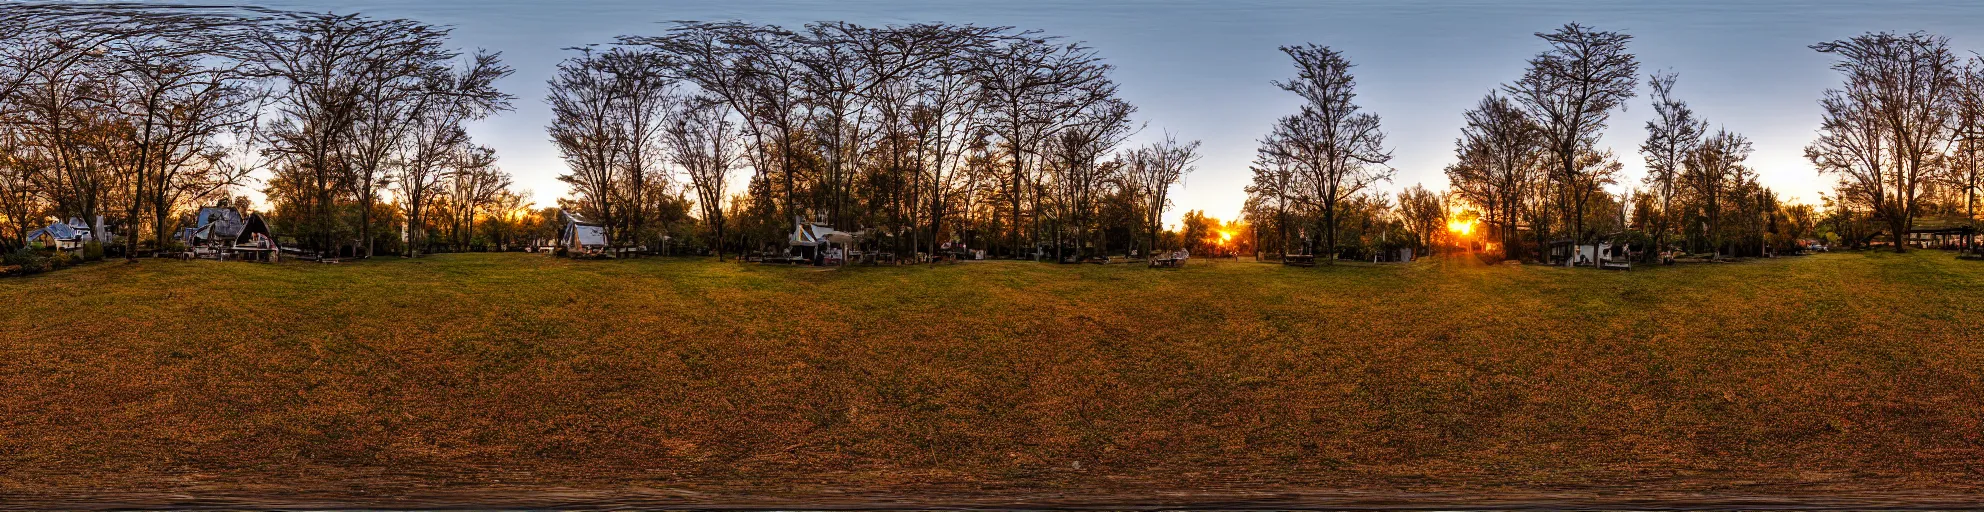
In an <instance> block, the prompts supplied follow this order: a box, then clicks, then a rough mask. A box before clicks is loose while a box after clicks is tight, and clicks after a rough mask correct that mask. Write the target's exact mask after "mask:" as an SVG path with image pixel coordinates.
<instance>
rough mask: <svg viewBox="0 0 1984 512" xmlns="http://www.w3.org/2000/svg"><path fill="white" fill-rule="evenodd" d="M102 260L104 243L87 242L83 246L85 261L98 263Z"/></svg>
mask: <svg viewBox="0 0 1984 512" xmlns="http://www.w3.org/2000/svg"><path fill="white" fill-rule="evenodd" d="M102 259H103V242H86V243H84V244H83V261H98V260H102Z"/></svg>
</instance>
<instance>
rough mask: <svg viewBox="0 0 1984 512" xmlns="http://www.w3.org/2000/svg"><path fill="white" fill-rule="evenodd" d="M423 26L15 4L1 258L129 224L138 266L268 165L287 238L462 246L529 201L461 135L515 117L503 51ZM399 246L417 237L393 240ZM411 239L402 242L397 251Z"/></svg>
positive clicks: (318, 245)
mask: <svg viewBox="0 0 1984 512" xmlns="http://www.w3.org/2000/svg"><path fill="white" fill-rule="evenodd" d="M447 40H448V30H447V29H446V28H442V27H436V26H433V25H428V24H424V23H420V22H415V21H410V20H398V19H373V18H367V17H363V16H357V15H328V14H313V13H296V12H285V11H276V10H268V9H257V8H243V7H235V8H206V7H161V6H149V5H129V4H20V5H10V6H8V9H7V10H6V11H5V13H4V14H0V54H4V55H5V58H0V235H4V236H0V245H4V246H6V247H20V246H22V245H24V244H26V243H27V242H28V241H27V240H25V235H26V234H27V233H28V231H30V230H33V229H35V228H38V227H40V225H41V224H43V223H46V222H49V221H51V220H56V219H63V218H70V217H79V218H83V219H94V218H96V217H97V216H99V215H101V216H106V217H109V218H111V219H115V222H116V228H117V229H116V230H115V231H116V232H117V233H118V234H119V235H120V236H121V237H122V239H121V240H120V241H119V242H120V244H121V245H122V248H123V249H124V253H125V254H126V255H127V256H128V257H136V256H137V255H138V253H139V252H140V244H143V247H144V248H146V249H151V250H165V249H168V248H173V247H175V246H176V245H177V243H178V242H177V240H176V233H177V232H178V230H179V228H180V227H182V226H190V219H185V218H182V216H183V215H185V214H187V213H189V212H190V211H192V210H193V209H195V208H197V207H199V206H202V205H207V204H213V203H220V202H231V203H233V205H234V206H238V207H246V206H248V203H247V201H245V198H240V197H239V196H238V195H237V194H239V193H240V192H243V191H244V190H246V189H247V188H248V187H251V186H254V185H255V183H253V182H254V181H255V180H253V179H252V178H251V177H250V173H253V172H256V171H263V170H265V171H267V172H268V174H269V175H270V176H271V178H270V179H268V180H266V182H265V183H262V184H261V185H262V189H261V190H262V192H264V193H265V194H266V196H267V197H268V199H269V204H270V205H272V211H270V212H268V213H269V214H271V215H270V216H271V218H272V219H273V222H274V223H275V224H276V225H277V231H278V232H280V233H283V234H284V235H285V236H286V237H292V238H294V240H295V241H296V243H297V244H299V245H301V246H303V247H305V248H308V249H313V250H318V251H324V252H332V251H341V252H346V253H352V254H357V255H370V254H372V253H373V252H374V251H375V250H376V247H377V245H378V244H379V243H380V242H381V238H388V239H387V240H386V241H387V242H388V243H391V244H392V245H393V246H394V247H395V248H396V250H406V251H420V250H423V249H425V248H427V247H430V246H432V245H434V244H435V243H436V241H435V240H433V239H431V238H430V237H429V236H430V233H431V232H433V231H434V230H435V229H438V230H439V231H441V232H442V233H444V234H446V235H448V237H446V238H448V240H444V241H443V242H444V243H450V242H451V243H453V244H456V245H466V244H467V243H469V238H470V236H469V235H470V233H472V232H473V231H474V224H475V222H476V221H477V219H486V218H490V217H492V216H498V215H497V213H498V212H503V211H505V210H504V209H505V208H519V207H520V203H521V204H527V203H528V202H527V201H526V200H525V197H526V196H524V195H522V194H519V193H517V192H515V191H512V190H510V186H509V183H510V178H509V176H508V175H507V174H504V173H503V172H502V171H500V170H498V169H497V167H496V165H495V163H496V158H495V151H494V150H493V149H490V148H488V147H486V146H481V145H478V144H476V143H475V142H474V141H473V140H471V139H470V137H469V136H468V133H467V131H466V128H465V125H466V124H467V123H469V122H472V121H475V120H478V119H483V118H486V117H488V116H490V115H493V114H495V113H498V112H502V111H505V110H508V109H509V108H510V101H511V97H510V96H509V95H507V94H505V93H502V92H501V91H498V90H497V89H496V88H495V85H494V84H495V82H496V81H497V80H500V79H502V78H503V77H505V76H508V75H509V74H510V73H511V70H510V68H508V67H506V66H504V65H503V64H502V62H501V59H500V57H499V55H497V54H495V53H490V52H476V53H474V54H464V53H463V52H461V51H459V50H455V49H452V48H450V47H449V46H448V42H447ZM388 233H405V236H406V237H407V241H406V243H405V244H401V243H400V241H399V240H398V239H397V238H391V237H382V234H388ZM402 245H404V247H401V246H402Z"/></svg>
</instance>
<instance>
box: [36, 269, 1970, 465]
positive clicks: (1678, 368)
mask: <svg viewBox="0 0 1984 512" xmlns="http://www.w3.org/2000/svg"><path fill="white" fill-rule="evenodd" d="M0 304H5V305H6V307H5V308H4V310H0V333H4V334H0V340H5V341H3V342H0V468H3V469H0V501H6V497H7V496H13V497H14V498H15V499H20V500H31V499H63V498H64V497H69V498H74V497H84V496H115V495H120V494H119V493H134V494H133V495H143V494H144V493H196V494H197V493H214V494H234V495H254V494H257V493H263V494H272V495H281V496H380V495H421V494H423V493H427V494H436V493H439V494H445V493H449V492H484V491H488V492H496V491H503V490H508V491H517V492H531V491H546V490H558V489H562V490H568V491H572V490H588V491H615V490H626V491H629V492H647V493H660V494H661V495H667V494H668V493H682V494H681V495H682V496H702V497H705V498H708V497H711V496H716V497H722V496H747V495H748V496H760V497H766V496H769V497H795V496H796V497H820V496H833V495H839V493H849V492H854V491H866V492H869V493H914V494H918V495H925V496H929V495H956V496H1004V495H1015V494H1026V493H1045V492H1052V493H1061V494H1062V495H1070V496H1073V495H1094V496H1109V495H1149V493H1157V492H1168V491H1196V492H1212V493H1218V492H1230V493H1240V494H1244V493H1260V492H1299V491H1304V490H1335V491H1343V490H1372V491H1373V492H1380V491H1382V492H1406V491H1410V492H1449V493H1462V494H1466V493H1495V492H1541V491H1548V490H1568V491H1579V492H1584V491H1591V492H1612V491H1618V492H1631V491H1632V490H1635V489H1663V490H1678V491H1686V492H1709V493H1714V492H1729V493H1742V492H1863V493H1866V492H1872V493H1881V492H1935V493H1942V492H1965V493H1975V492H1978V491H1979V487H1980V486H1979V484H1978V482H1979V481H1980V480H1984V334H1980V330H1981V329H1984V264H1980V263H1978V262H1969V261H1957V260H1955V259H1953V258H1951V257H1950V256H1949V255H1948V254H1947V253H1933V252H1918V253H1911V254H1906V255H1897V254H1888V253H1843V254H1830V255H1820V256H1811V257H1801V258H1783V259H1776V260H1763V261H1753V262H1746V263H1736V264H1718V265H1694V266H1684V267H1675V268H1657V269H1651V270H1643V271H1634V272H1599V271H1592V270H1584V269H1578V270H1568V269H1561V268H1544V267H1535V266H1494V267H1486V266H1480V265H1478V264H1468V263H1466V262H1463V261H1461V260H1426V261H1421V262H1419V263H1415V264H1411V265H1402V266H1370V265H1340V266H1336V267H1316V268H1307V269H1304V268H1287V267H1280V266H1275V265H1263V264H1254V263H1241V262H1217V263H1211V264H1206V263H1196V264H1195V266H1192V267H1188V268H1185V269H1182V270H1176V271H1167V270H1149V269H1144V268H1141V267H1137V266H1128V265H1114V266H1107V267H1103V266H1094V265H1085V266H1055V265H1047V264H1034V263H1017V262H987V263H977V262H973V263H965V264H958V265H947V266H936V267H914V268H850V269H844V270H838V271H821V270H816V269H810V268H794V267H775V266H758V265H740V264H735V263H721V264H720V263H716V262H713V261H704V260H681V259H646V260H626V261H570V260H562V259H552V258H547V257H542V256H534V255H525V254H463V255H441V256H435V257H431V258H426V259H420V260H401V259H381V260H376V261H370V262H359V263H346V264H340V265H318V264H304V263H295V264H283V265H263V264H246V263H232V262H230V263H218V262H207V261H196V262H179V261H143V262H140V263H136V264H126V263H122V262H109V263H101V264H95V265H89V266H85V267H82V268H78V269H73V270H65V271H60V272H54V273H49V274H44V275H38V276H33V277H28V278H21V279H8V280H0ZM1594 490H1595V491H1594ZM1607 490H1611V491H1607ZM1801 490H1803V491H1801ZM709 499H714V498H709Z"/></svg>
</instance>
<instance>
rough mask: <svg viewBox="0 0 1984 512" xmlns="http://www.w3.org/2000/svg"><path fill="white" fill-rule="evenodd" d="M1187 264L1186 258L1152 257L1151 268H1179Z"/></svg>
mask: <svg viewBox="0 0 1984 512" xmlns="http://www.w3.org/2000/svg"><path fill="white" fill-rule="evenodd" d="M1183 266H1185V258H1172V257H1163V258H1151V260H1150V268H1179V267H1183Z"/></svg>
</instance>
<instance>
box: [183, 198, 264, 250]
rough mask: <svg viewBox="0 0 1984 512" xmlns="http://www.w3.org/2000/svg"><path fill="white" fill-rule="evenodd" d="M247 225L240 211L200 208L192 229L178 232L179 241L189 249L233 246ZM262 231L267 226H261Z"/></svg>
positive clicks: (224, 208)
mask: <svg viewBox="0 0 1984 512" xmlns="http://www.w3.org/2000/svg"><path fill="white" fill-rule="evenodd" d="M257 218H259V217H257ZM247 224H248V221H247V220H246V219H243V218H242V217H241V210H237V209H235V208H234V207H231V206H219V205H216V206H207V207H202V208H200V211H199V212H197V213H194V214H193V227H190V228H186V229H182V230H179V240H180V241H182V242H185V243H186V246H187V247H189V248H191V247H206V248H209V249H222V248H226V246H228V245H233V244H234V243H235V240H236V239H237V238H240V236H241V232H242V229H243V228H245V227H246V226H247ZM263 230H264V231H266V230H267V224H263Z"/></svg>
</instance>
